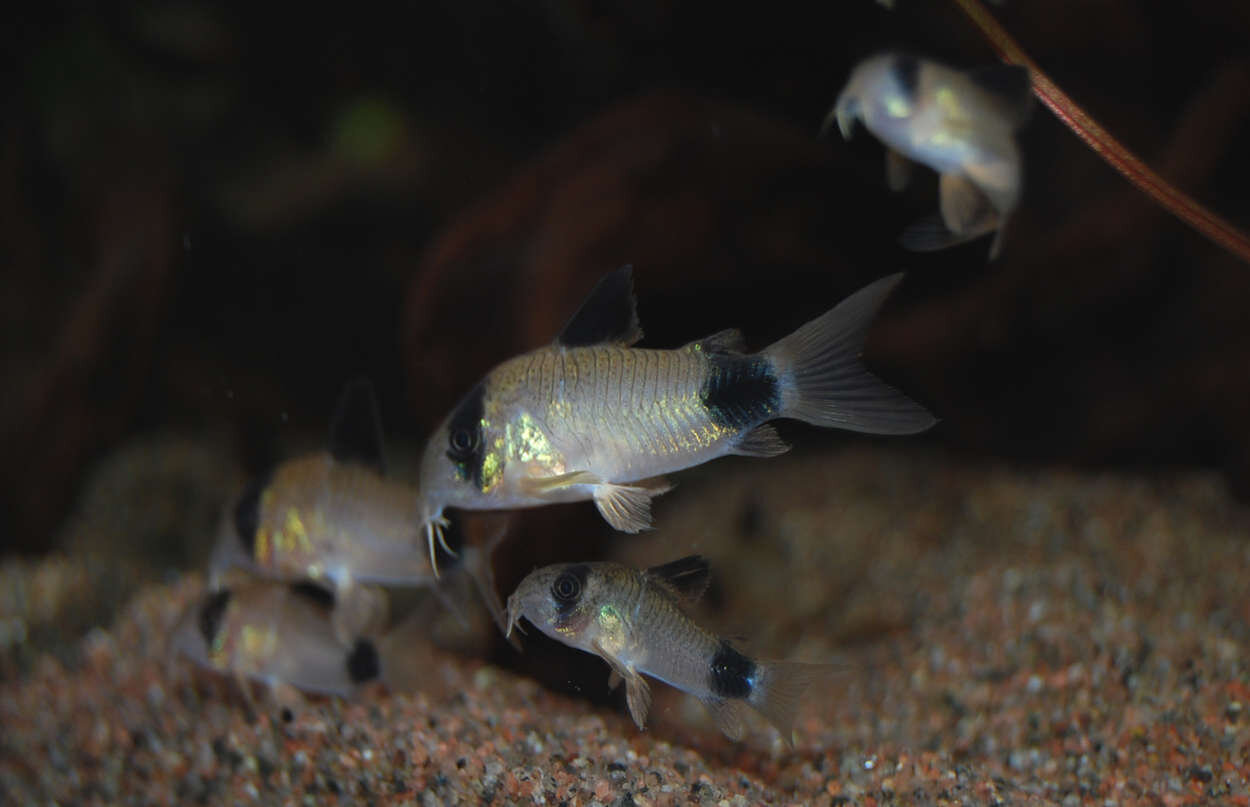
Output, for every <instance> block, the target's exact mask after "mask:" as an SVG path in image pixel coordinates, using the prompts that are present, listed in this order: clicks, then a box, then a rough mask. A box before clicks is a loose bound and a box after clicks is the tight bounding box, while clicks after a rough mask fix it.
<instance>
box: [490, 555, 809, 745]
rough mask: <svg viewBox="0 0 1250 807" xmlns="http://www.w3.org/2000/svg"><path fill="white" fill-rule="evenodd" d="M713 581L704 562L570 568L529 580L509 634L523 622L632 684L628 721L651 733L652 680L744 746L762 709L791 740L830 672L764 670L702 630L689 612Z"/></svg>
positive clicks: (786, 664)
mask: <svg viewBox="0 0 1250 807" xmlns="http://www.w3.org/2000/svg"><path fill="white" fill-rule="evenodd" d="M708 580H709V568H708V563H707V561H706V560H705V559H704V558H702V557H700V556H698V555H690V556H688V557H684V558H681V559H680V560H675V561H672V562H670V563H666V564H664V565H662V566H653V567H651V568H650V569H646V570H645V571H639V570H637V569H632V568H629V567H627V566H622V565H620V564H616V563H563V564H558V565H555V566H546V567H544V568H541V569H537V570H535V571H533V572H531V573H530V574H529V575H528V576H527V577H526V578H525V579H524V580H522V581H521V583H520V585H518V586H517V588H516V591H515V592H514V593H513V594H512V596H510V597H509V598H508V627H509V630H511V628H512V627H513V626H515V625H516V624H517V622H518V620H520V619H521V618H522V617H524V618H525V619H527V620H528V621H529V622H530V623H531V624H532V625H534V626H535V627H536V628H538V629H539V630H541V631H542V632H543V633H545V634H547V635H548V636H550V637H551V638H553V639H556V640H557V641H559V642H562V643H564V644H566V645H569V646H570V647H575V648H577V649H578V650H584V651H586V652H587V653H594V654H595V655H597V656H599V657H600V658H602V659H603V660H604V661H606V662H607V663H608V666H609V667H611V668H612V672H611V675H610V677H609V679H608V685H609V686H611V687H613V688H615V687H616V686H617V685H618V684H619V683H620V682H621V681H624V682H625V695H626V702H627V703H628V705H629V713H630V715H631V716H632V717H633V718H634V722H635V723H636V724H637V725H638V728H640V729H642V728H645V726H646V719H647V711H648V709H649V708H650V705H651V691H650V689H649V688H648V685H647V682H646V680H645V679H644V678H643V677H642V675H643V674H644V673H645V674H646V675H649V676H651V677H652V678H657V679H659V680H661V681H663V682H665V683H666V684H669V685H670V686H674V687H676V688H678V689H680V690H682V691H683V692H688V693H690V694H691V695H694V696H695V697H697V698H699V700H701V701H702V702H703V703H704V705H705V706H706V707H707V708H708V710H709V711H710V712H711V714H712V716H713V718H714V719H715V720H716V723H717V725H718V726H719V727H720V730H721V731H723V732H724V733H725V735H726V736H727V737H729V738H730V739H732V740H738V739H741V737H742V733H743V718H744V709H745V708H746V707H750V708H752V709H755V710H756V711H758V712H759V713H761V714H762V715H764V717H766V718H768V720H769V721H770V722H771V723H772V724H773V725H774V726H776V727H777V729H778V730H779V731H780V732H781V734H782V736H783V737H784V738H785V739H786V740H787V741H789V740H790V739H791V730H792V726H793V723H794V716H795V713H796V712H797V710H798V706H799V698H800V696H801V695H802V694H803V691H804V690H805V689H807V687H808V685H809V684H810V683H811V682H812V681H813V680H814V679H815V678H817V677H819V676H820V675H821V674H822V673H825V672H828V671H830V670H832V667H831V666H829V665H822V664H805V663H802V662H790V661H762V660H759V659H753V658H751V657H749V656H746V655H744V654H743V653H741V652H740V651H738V650H737V649H735V648H734V646H733V645H732V644H731V643H730V642H729V641H728V640H726V639H723V638H721V637H719V636H717V635H716V634H714V633H712V632H711V631H708V630H705V629H704V628H702V627H700V626H699V625H697V624H696V623H695V622H694V621H693V620H691V619H690V617H688V616H687V615H686V613H685V612H684V611H683V610H682V603H683V602H692V601H694V600H697V599H698V598H699V597H700V596H701V595H702V594H703V592H704V590H706V588H707V584H708Z"/></svg>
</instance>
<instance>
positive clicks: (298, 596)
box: [173, 580, 385, 701]
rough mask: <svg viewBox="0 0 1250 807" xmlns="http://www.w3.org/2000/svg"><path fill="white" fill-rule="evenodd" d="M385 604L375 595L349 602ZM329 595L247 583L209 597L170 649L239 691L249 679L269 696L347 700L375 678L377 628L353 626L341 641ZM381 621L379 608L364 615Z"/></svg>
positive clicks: (308, 587)
mask: <svg viewBox="0 0 1250 807" xmlns="http://www.w3.org/2000/svg"><path fill="white" fill-rule="evenodd" d="M366 592H367V593H368V595H369V596H370V597H371V598H381V599H382V600H383V603H384V601H385V597H384V595H383V594H382V592H380V591H377V590H376V589H358V590H357V591H356V593H355V596H365V595H366ZM333 609H334V595H333V594H332V593H331V592H329V591H328V590H326V589H323V588H320V587H318V586H315V585H313V584H311V583H298V584H285V583H274V582H270V581H257V580H253V581H246V582H240V583H236V584H232V585H230V586H228V587H225V588H220V589H216V590H210V591H209V592H207V593H206V594H205V595H204V596H203V597H202V598H201V599H200V601H198V602H197V603H195V604H194V605H193V606H192V607H191V608H190V609H188V611H187V613H186V614H184V615H183V617H182V619H181V620H180V622H179V624H178V626H177V627H176V628H175V631H174V634H173V646H174V648H175V649H177V650H179V651H181V652H182V653H184V654H186V655H187V656H189V657H190V658H191V659H192V660H194V661H196V662H197V663H199V664H201V665H203V666H205V667H209V668H211V669H214V670H217V671H218V672H221V673H225V674H228V675H232V676H234V677H235V678H236V680H238V681H239V682H240V685H241V688H242V690H243V692H244V693H245V695H247V697H248V699H249V701H250V693H249V690H248V688H247V687H246V686H244V685H243V681H244V679H247V678H251V679H255V680H258V681H261V682H263V683H265V684H268V685H269V686H270V687H271V688H275V689H277V688H281V687H283V686H293V687H295V688H296V689H299V690H302V691H304V692H311V693H316V694H325V695H340V696H344V697H346V696H348V695H351V694H352V693H353V692H355V690H356V689H357V688H358V687H359V686H360V685H362V684H364V683H367V682H369V681H373V680H375V679H377V678H378V677H379V676H380V675H381V662H380V660H379V656H378V649H377V645H376V644H375V642H374V640H373V639H372V638H370V637H371V635H372V634H373V633H374V632H375V631H376V630H377V629H378V628H380V627H381V621H380V620H378V621H374V622H373V624H366V623H361V624H358V625H354V626H353V628H354V631H353V635H352V637H351V638H350V639H348V640H346V641H344V640H342V639H340V638H339V637H338V636H337V635H336V633H337V632H336V629H335V627H334V626H333V624H332V619H331V613H332V611H333ZM368 610H369V611H370V612H371V613H372V614H375V615H376V614H383V613H384V612H385V606H384V605H382V606H381V607H379V606H376V605H375V606H373V607H371V608H370V609H368Z"/></svg>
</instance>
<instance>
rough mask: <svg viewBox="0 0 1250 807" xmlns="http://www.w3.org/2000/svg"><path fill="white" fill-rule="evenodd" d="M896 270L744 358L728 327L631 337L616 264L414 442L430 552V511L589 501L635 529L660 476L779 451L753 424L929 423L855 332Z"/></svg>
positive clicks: (906, 430)
mask: <svg viewBox="0 0 1250 807" xmlns="http://www.w3.org/2000/svg"><path fill="white" fill-rule="evenodd" d="M901 279H902V275H901V274H897V275H893V276H891V277H887V278H884V279H882V280H878V281H877V282H875V283H872V284H871V285H869V286H867V287H866V288H864V289H861V290H860V291H858V292H856V293H855V294H853V295H851V296H850V297H849V298H847V299H846V300H844V301H843V302H842V303H840V304H839V305H837V306H836V307H835V308H833V309H832V310H831V311H828V312H826V313H825V314H823V315H822V316H820V317H817V318H816V319H814V320H812V321H811V322H809V323H807V324H806V325H804V326H802V327H801V328H799V329H798V330H797V331H795V332H794V333H792V334H790V335H789V336H787V337H785V338H784V339H782V340H780V341H779V342H776V343H775V344H773V345H771V346H769V347H767V348H765V349H764V350H762V351H760V352H758V353H747V352H746V349H745V346H744V344H743V341H742V335H741V334H740V333H739V332H738V331H737V330H728V331H722V332H720V333H717V334H713V335H712V336H709V337H707V338H705V339H700V340H698V341H696V342H691V343H690V344H688V345H686V346H685V347H681V348H678V349H676V350H643V349H639V348H633V347H630V345H632V344H633V343H634V342H636V341H638V340H639V339H640V338H641V337H642V331H641V328H640V327H639V324H638V315H637V313H636V311H635V304H634V296H633V290H632V275H631V270H630V267H628V266H626V267H623V268H621V269H619V270H617V271H615V272H612V273H610V274H608V275H607V276H606V277H604V278H603V279H602V280H601V281H600V282H599V284H598V285H597V286H596V287H595V289H594V291H593V292H591V294H590V297H589V298H588V299H587V300H586V301H585V302H584V303H583V304H582V307H581V308H580V309H579V310H578V312H577V314H575V315H574V316H573V319H572V320H571V321H570V322H569V323H568V325H566V326H565V328H564V330H563V331H562V332H561V334H560V336H559V338H557V340H556V342H555V344H552V345H549V346H547V347H544V348H540V349H538V350H535V351H533V352H530V353H526V354H524V355H521V356H518V357H516V358H514V359H511V360H509V361H506V362H504V363H503V364H501V365H499V366H498V367H496V368H495V369H493V370H491V371H490V373H488V374H487V375H486V377H485V378H483V379H482V381H481V382H479V383H478V384H477V386H475V387H474V388H473V390H472V391H471V392H469V394H468V395H467V396H465V398H464V399H463V400H462V401H461V402H460V404H459V405H458V406H457V407H456V408H455V410H453V411H452V413H451V414H450V415H449V416H448V417H447V419H446V420H445V421H444V422H443V423H442V425H441V426H439V428H438V430H437V431H436V432H435V433H434V435H433V436H432V437H431V438H430V441H429V443H428V444H427V446H426V448H425V454H424V456H423V457H422V462H421V482H420V487H421V495H422V496H423V497H424V502H423V507H422V510H423V512H422V516H423V520H424V521H425V523H426V525H427V526H426V529H427V532H426V538H427V541H428V543H429V549H430V554H431V555H433V553H434V539H435V538H436V537H438V538H439V539H440V540H441V525H442V524H443V523H444V522H443V520H442V513H443V509H444V508H445V507H460V508H466V509H473V510H486V509H503V508H517V507H534V506H538V505H545V504H551V503H554V502H571V501H584V500H586V499H593V500H594V503H595V505H596V506H597V507H598V508H599V512H600V513H601V514H602V515H603V517H604V518H605V519H607V521H608V523H610V524H611V525H612V526H613V527H615V528H616V529H618V530H623V531H625V532H638V531H639V530H642V529H644V528H646V527H647V526H649V525H650V523H651V498H652V497H653V496H656V495H658V494H660V493H663V492H665V491H667V490H668V489H669V487H670V486H669V484H668V483H667V482H666V481H665V480H664V479H663V478H661V476H660V475H661V474H665V473H668V472H670V471H677V470H680V469H682V468H689V467H691V466H694V465H699V464H701V463H704V462H707V461H709V460H712V459H716V458H717V457H722V456H725V455H726V454H742V455H746V456H753V457H772V456H775V455H777V454H781V453H783V452H785V451H787V450H788V449H789V446H788V445H787V444H786V443H784V442H782V440H781V439H780V438H779V437H778V435H777V432H776V430H775V429H774V428H773V427H772V426H771V425H768V422H769V421H771V420H775V419H777V418H794V419H797V420H802V421H805V422H807V423H812V424H815V425H818V426H830V427H837V428H842V429H850V430H852V431H860V432H869V433H874V434H911V433H914V432H919V431H923V430H924V429H927V428H929V427H930V426H932V425H933V423H934V422H935V420H934V418H933V416H932V415H930V414H929V413H928V412H927V411H925V409H924V408H923V407H921V406H920V405H918V404H916V403H915V402H913V401H912V400H910V399H909V398H907V397H906V396H904V395H903V394H901V393H899V392H898V391H896V390H894V389H893V388H891V387H888V386H886V385H885V384H883V383H882V382H881V381H879V380H878V379H877V378H876V377H875V376H873V375H871V374H870V373H868V371H867V370H865V369H864V366H863V365H862V364H861V363H860V360H859V356H860V353H861V352H862V349H863V345H864V338H865V335H866V333H867V330H868V325H869V323H871V322H872V319H873V316H874V315H875V314H876V312H877V309H878V308H880V306H881V304H882V302H883V301H884V300H885V298H886V296H887V295H888V294H889V293H890V290H891V289H893V288H894V287H895V286H896V285H897V284H898V282H899V280H901Z"/></svg>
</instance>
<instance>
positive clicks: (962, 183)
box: [824, 52, 1032, 260]
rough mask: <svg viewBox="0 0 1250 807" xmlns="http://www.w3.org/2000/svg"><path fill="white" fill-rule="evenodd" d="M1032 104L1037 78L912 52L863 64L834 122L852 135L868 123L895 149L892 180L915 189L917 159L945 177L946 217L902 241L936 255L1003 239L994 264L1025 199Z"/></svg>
mask: <svg viewBox="0 0 1250 807" xmlns="http://www.w3.org/2000/svg"><path fill="white" fill-rule="evenodd" d="M1031 106H1032V85H1031V84H1030V81H1029V72H1028V70H1027V69H1026V68H1024V67H1021V66H1019V65H1002V64H997V65H991V66H989V67H983V68H979V69H975V70H959V69H956V68H953V67H948V66H947V65H944V64H941V63H940V62H935V61H932V60H929V59H920V58H917V57H915V56H912V55H910V54H907V53H894V52H887V53H881V54H877V55H876V56H872V57H870V58H868V59H865V60H864V61H862V62H860V63H859V64H858V65H857V66H856V67H855V69H854V70H853V71H852V72H851V76H850V78H849V79H848V80H847V83H846V87H845V88H843V90H842V92H841V94H839V96H838V100H837V103H836V104H835V105H834V107H833V109H832V110H831V111H830V113H829V116H828V117H827V118H826V119H825V124H824V128H825V129H827V128H828V127H829V126H830V125H831V124H832V123H833V122H834V121H837V124H838V128H839V129H840V130H841V131H842V136H843V137H845V138H849V137H850V136H851V132H852V130H853V129H854V127H855V121H856V120H859V121H862V122H863V124H864V126H865V127H866V128H867V129H868V131H870V132H872V133H873V134H874V135H876V136H877V137H878V138H879V139H880V140H881V141H882V142H883V143H885V145H886V147H887V150H886V183H887V184H888V185H889V187H890V189H891V190H895V191H899V190H902V189H903V188H904V187H906V185H907V183H908V181H909V179H910V176H911V167H912V162H913V161H914V162H918V163H922V164H924V165H927V166H929V167H930V168H932V169H933V170H934V171H937V172H938V192H939V197H940V198H939V211H940V215H938V216H930V217H927V218H925V219H922V220H920V221H918V222H916V223H915V224H913V225H911V226H910V227H908V228H907V229H905V230H904V231H903V235H902V237H901V239H900V243H901V244H902V245H903V246H904V247H906V248H907V249H911V250H916V251H919V252H926V251H930V250H936V249H945V248H946V247H950V246H954V245H956V244H961V243H963V242H965V241H969V240H971V239H974V238H979V237H981V236H983V235H986V234H988V233H996V234H995V236H994V241H993V243H992V244H991V246H990V260H993V259H994V258H996V257H998V254H999V252H1000V250H1001V249H1002V240H1003V229H1004V227H1005V226H1006V223H1007V219H1008V218H1009V217H1010V215H1011V213H1012V211H1013V210H1014V209H1015V208H1016V206H1017V205H1018V203H1019V201H1020V191H1021V185H1022V183H1023V169H1022V158H1021V156H1020V148H1019V146H1018V145H1017V143H1016V138H1015V133H1016V131H1017V130H1018V129H1020V128H1021V127H1022V126H1024V124H1025V123H1026V122H1027V121H1028V118H1029V113H1030V109H1031Z"/></svg>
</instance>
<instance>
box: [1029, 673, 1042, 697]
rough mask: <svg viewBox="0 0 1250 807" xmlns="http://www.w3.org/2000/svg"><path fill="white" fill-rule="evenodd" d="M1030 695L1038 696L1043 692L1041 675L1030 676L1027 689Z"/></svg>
mask: <svg viewBox="0 0 1250 807" xmlns="http://www.w3.org/2000/svg"><path fill="white" fill-rule="evenodd" d="M1026 688H1027V689H1028V690H1029V692H1030V693H1032V694H1037V693H1038V692H1041V691H1042V677H1041V676H1040V675H1030V676H1029V683H1028V686H1027V687H1026Z"/></svg>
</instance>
